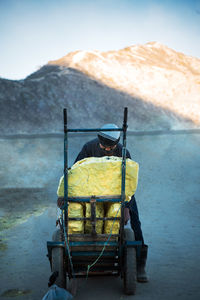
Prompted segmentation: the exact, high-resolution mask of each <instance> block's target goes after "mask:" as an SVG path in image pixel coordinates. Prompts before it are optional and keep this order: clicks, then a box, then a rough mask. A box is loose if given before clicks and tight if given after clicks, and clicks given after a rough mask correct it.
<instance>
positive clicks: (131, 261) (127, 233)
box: [124, 228, 137, 295]
mask: <svg viewBox="0 0 200 300" xmlns="http://www.w3.org/2000/svg"><path fill="white" fill-rule="evenodd" d="M124 240H125V241H135V236H134V232H133V231H132V229H130V228H124ZM136 279H137V263H136V249H135V248H134V247H127V248H125V249H124V293H125V294H126V295H134V294H135V291H136Z"/></svg>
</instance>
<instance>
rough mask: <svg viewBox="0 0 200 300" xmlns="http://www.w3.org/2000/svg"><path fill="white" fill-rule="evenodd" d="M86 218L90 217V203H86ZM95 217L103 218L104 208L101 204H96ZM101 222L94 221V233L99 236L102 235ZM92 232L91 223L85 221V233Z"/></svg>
mask: <svg viewBox="0 0 200 300" xmlns="http://www.w3.org/2000/svg"><path fill="white" fill-rule="evenodd" d="M85 216H86V218H90V217H91V205H90V203H86V211H85ZM96 217H97V218H103V217H104V206H103V202H101V203H96ZM102 231H103V220H98V221H96V233H98V234H101V233H103V232H102ZM91 232H92V224H91V221H86V223H85V233H91Z"/></svg>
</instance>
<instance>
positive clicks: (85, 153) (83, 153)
mask: <svg viewBox="0 0 200 300" xmlns="http://www.w3.org/2000/svg"><path fill="white" fill-rule="evenodd" d="M86 157H90V155H89V153H88V149H87V144H85V145H84V146H83V148H82V150H81V152H79V154H78V156H77V158H76V159H75V162H74V163H76V162H77V161H79V160H81V159H84V158H86Z"/></svg>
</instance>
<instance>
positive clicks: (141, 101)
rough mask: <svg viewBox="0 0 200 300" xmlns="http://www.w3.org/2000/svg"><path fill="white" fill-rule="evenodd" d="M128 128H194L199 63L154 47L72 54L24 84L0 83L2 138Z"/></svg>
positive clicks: (199, 123) (199, 113) (199, 115)
mask: <svg viewBox="0 0 200 300" xmlns="http://www.w3.org/2000/svg"><path fill="white" fill-rule="evenodd" d="M125 106H127V107H128V108H129V115H128V125H129V130H155V129H185V128H186V129H187V128H199V127H200V59H198V58H194V57H190V56H187V55H185V54H183V53H179V52H176V51H174V50H172V49H170V48H168V47H166V46H164V45H161V44H160V43H157V42H150V43H147V44H144V45H133V46H131V47H127V48H124V49H121V50H118V51H108V52H100V51H75V52H71V53H69V54H67V55H66V56H64V57H62V58H60V59H58V60H55V61H50V62H49V63H48V64H47V65H45V66H43V67H42V68H41V69H39V70H38V71H36V72H35V73H33V74H31V75H30V76H28V77H27V78H25V79H24V80H18V81H17V80H7V79H3V78H0V126H1V134H15V133H28V134H29V133H30V134H33V133H41V132H42V133H47V132H48V133H52V132H62V131H63V123H62V122H63V121H62V109H63V107H67V108H68V122H69V127H78V128H79V127H83V128H84V127H96V126H97V127H99V126H101V125H102V124H104V123H110V122H113V123H116V124H118V125H121V124H122V118H123V108H124V107H125Z"/></svg>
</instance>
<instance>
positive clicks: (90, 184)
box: [57, 156, 139, 201]
mask: <svg viewBox="0 0 200 300" xmlns="http://www.w3.org/2000/svg"><path fill="white" fill-rule="evenodd" d="M121 165H122V158H120V157H116V156H104V157H88V158H84V159H82V160H80V161H78V162H76V163H75V164H74V165H73V166H72V168H71V169H70V170H69V171H68V196H69V197H84V196H85V197H87V196H88V197H90V196H108V195H109V196H113V195H120V194H121ZM138 170H139V165H138V163H136V162H135V161H133V160H131V159H129V158H128V159H126V185H125V193H126V201H129V200H130V199H131V196H132V195H133V194H134V193H135V191H136V189H137V183H138ZM57 195H58V196H59V197H62V196H63V195H64V178H63V176H62V177H61V179H60V183H59V186H58V190H57Z"/></svg>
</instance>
